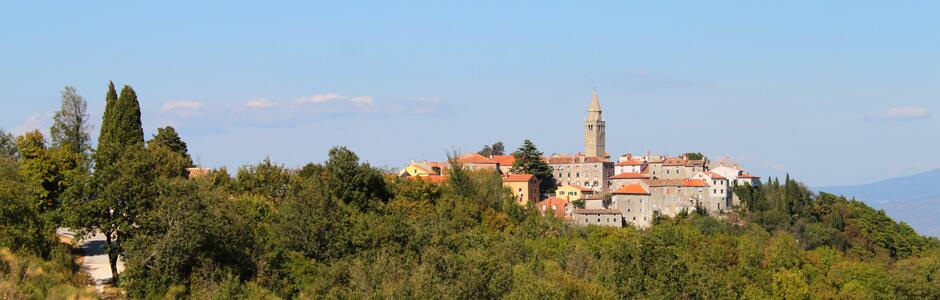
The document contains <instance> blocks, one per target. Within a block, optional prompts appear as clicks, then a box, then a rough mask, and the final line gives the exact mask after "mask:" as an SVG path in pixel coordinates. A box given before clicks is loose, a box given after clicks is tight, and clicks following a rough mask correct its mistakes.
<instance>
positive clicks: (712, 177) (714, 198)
mask: <svg viewBox="0 0 940 300" xmlns="http://www.w3.org/2000/svg"><path fill="white" fill-rule="evenodd" d="M693 179H699V180H702V181H704V182H705V184H706V185H707V192H708V193H707V195H708V197H707V198H706V203H707V205H706V206H705V208H706V209H708V210H709V212H712V211H714V212H722V211H726V210H730V209H731V207H732V206H735V205H737V203H734V202H735V199H736V197H732V195H733V194H734V193H733V191H732V190H731V185H730V183H729V181H728V179H727V178H725V177H724V176H721V175H720V174H718V173H714V172H711V171H708V172H700V173H698V174H695V176H693Z"/></svg>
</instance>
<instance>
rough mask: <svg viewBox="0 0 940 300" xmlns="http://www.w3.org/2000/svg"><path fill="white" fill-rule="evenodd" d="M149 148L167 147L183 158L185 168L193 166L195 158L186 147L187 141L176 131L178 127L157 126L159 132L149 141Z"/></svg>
mask: <svg viewBox="0 0 940 300" xmlns="http://www.w3.org/2000/svg"><path fill="white" fill-rule="evenodd" d="M147 148H148V149H156V148H165V149H166V150H169V152H171V153H174V154H176V155H178V156H180V157H181V158H182V160H181V162H182V163H183V165H184V166H183V167H184V168H189V167H192V166H193V159H192V157H190V156H189V149H188V148H187V147H186V142H184V141H183V139H182V138H180V136H179V134H178V133H176V129H175V128H173V127H172V126H167V127H164V128H157V134H155V135H154V136H153V138H152V139H150V140H149V141H147Z"/></svg>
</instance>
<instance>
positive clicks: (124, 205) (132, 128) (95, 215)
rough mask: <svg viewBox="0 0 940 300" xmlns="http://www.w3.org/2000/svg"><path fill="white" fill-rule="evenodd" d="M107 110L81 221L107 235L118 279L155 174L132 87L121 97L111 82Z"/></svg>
mask: <svg viewBox="0 0 940 300" xmlns="http://www.w3.org/2000/svg"><path fill="white" fill-rule="evenodd" d="M105 102H106V104H105V112H104V117H103V119H102V122H101V136H100V137H98V151H96V152H95V172H94V176H93V178H92V184H93V186H94V191H93V193H94V195H93V196H92V197H91V202H90V203H86V205H83V206H84V207H83V208H82V210H81V215H80V216H77V218H76V222H77V224H76V225H78V227H79V228H81V231H83V232H86V233H87V232H94V231H100V232H101V233H103V234H104V235H105V241H106V243H107V248H106V249H107V251H108V261H109V263H110V265H111V273H112V276H113V279H114V281H115V282H117V281H118V276H117V260H118V257H120V256H121V255H122V254H123V252H124V248H123V246H122V242H123V240H124V239H127V238H128V237H131V236H133V234H132V233H130V232H132V231H133V230H134V226H135V224H134V219H135V218H136V217H137V214H139V213H140V212H141V210H140V209H141V207H147V206H148V205H149V204H148V202H149V201H150V200H151V197H152V195H151V193H150V191H151V190H152V188H151V187H150V186H151V185H152V182H153V176H154V174H155V172H154V171H153V170H154V166H153V163H152V158H150V156H149V155H148V153H146V151H143V150H144V131H143V128H142V127H141V122H140V104H139V103H138V102H137V94H136V93H135V92H134V89H132V88H131V87H130V86H126V85H125V86H124V88H123V89H122V90H121V94H120V96H117V93H116V92H115V90H114V83H109V84H108V94H107V96H106V97H105Z"/></svg>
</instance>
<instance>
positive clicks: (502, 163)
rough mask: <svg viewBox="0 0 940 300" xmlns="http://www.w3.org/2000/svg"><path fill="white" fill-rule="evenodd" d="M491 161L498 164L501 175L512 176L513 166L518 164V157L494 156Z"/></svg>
mask: <svg viewBox="0 0 940 300" xmlns="http://www.w3.org/2000/svg"><path fill="white" fill-rule="evenodd" d="M490 159H491V160H493V161H495V162H496V165H497V167H498V168H499V173H501V174H511V173H512V171H511V170H512V165H513V164H514V163H516V157H515V156H513V155H493V156H490Z"/></svg>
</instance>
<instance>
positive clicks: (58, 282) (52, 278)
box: [0, 245, 97, 299]
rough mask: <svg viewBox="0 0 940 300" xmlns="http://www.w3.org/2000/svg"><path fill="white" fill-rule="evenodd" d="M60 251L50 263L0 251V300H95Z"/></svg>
mask: <svg viewBox="0 0 940 300" xmlns="http://www.w3.org/2000/svg"><path fill="white" fill-rule="evenodd" d="M63 248H65V246H63V245H60V247H59V248H57V251H56V253H58V254H59V255H57V256H56V257H55V258H54V259H49V260H47V259H43V258H41V257H37V256H33V255H30V254H18V253H15V252H12V251H10V249H7V248H0V299H96V298H97V297H96V296H95V292H94V291H93V290H91V291H90V290H88V289H87V288H85V285H86V282H87V281H88V279H87V277H85V276H83V275H80V274H77V273H75V271H74V269H75V265H74V264H73V263H72V257H71V255H69V253H68V252H67V251H66V250H65V249H63Z"/></svg>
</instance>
